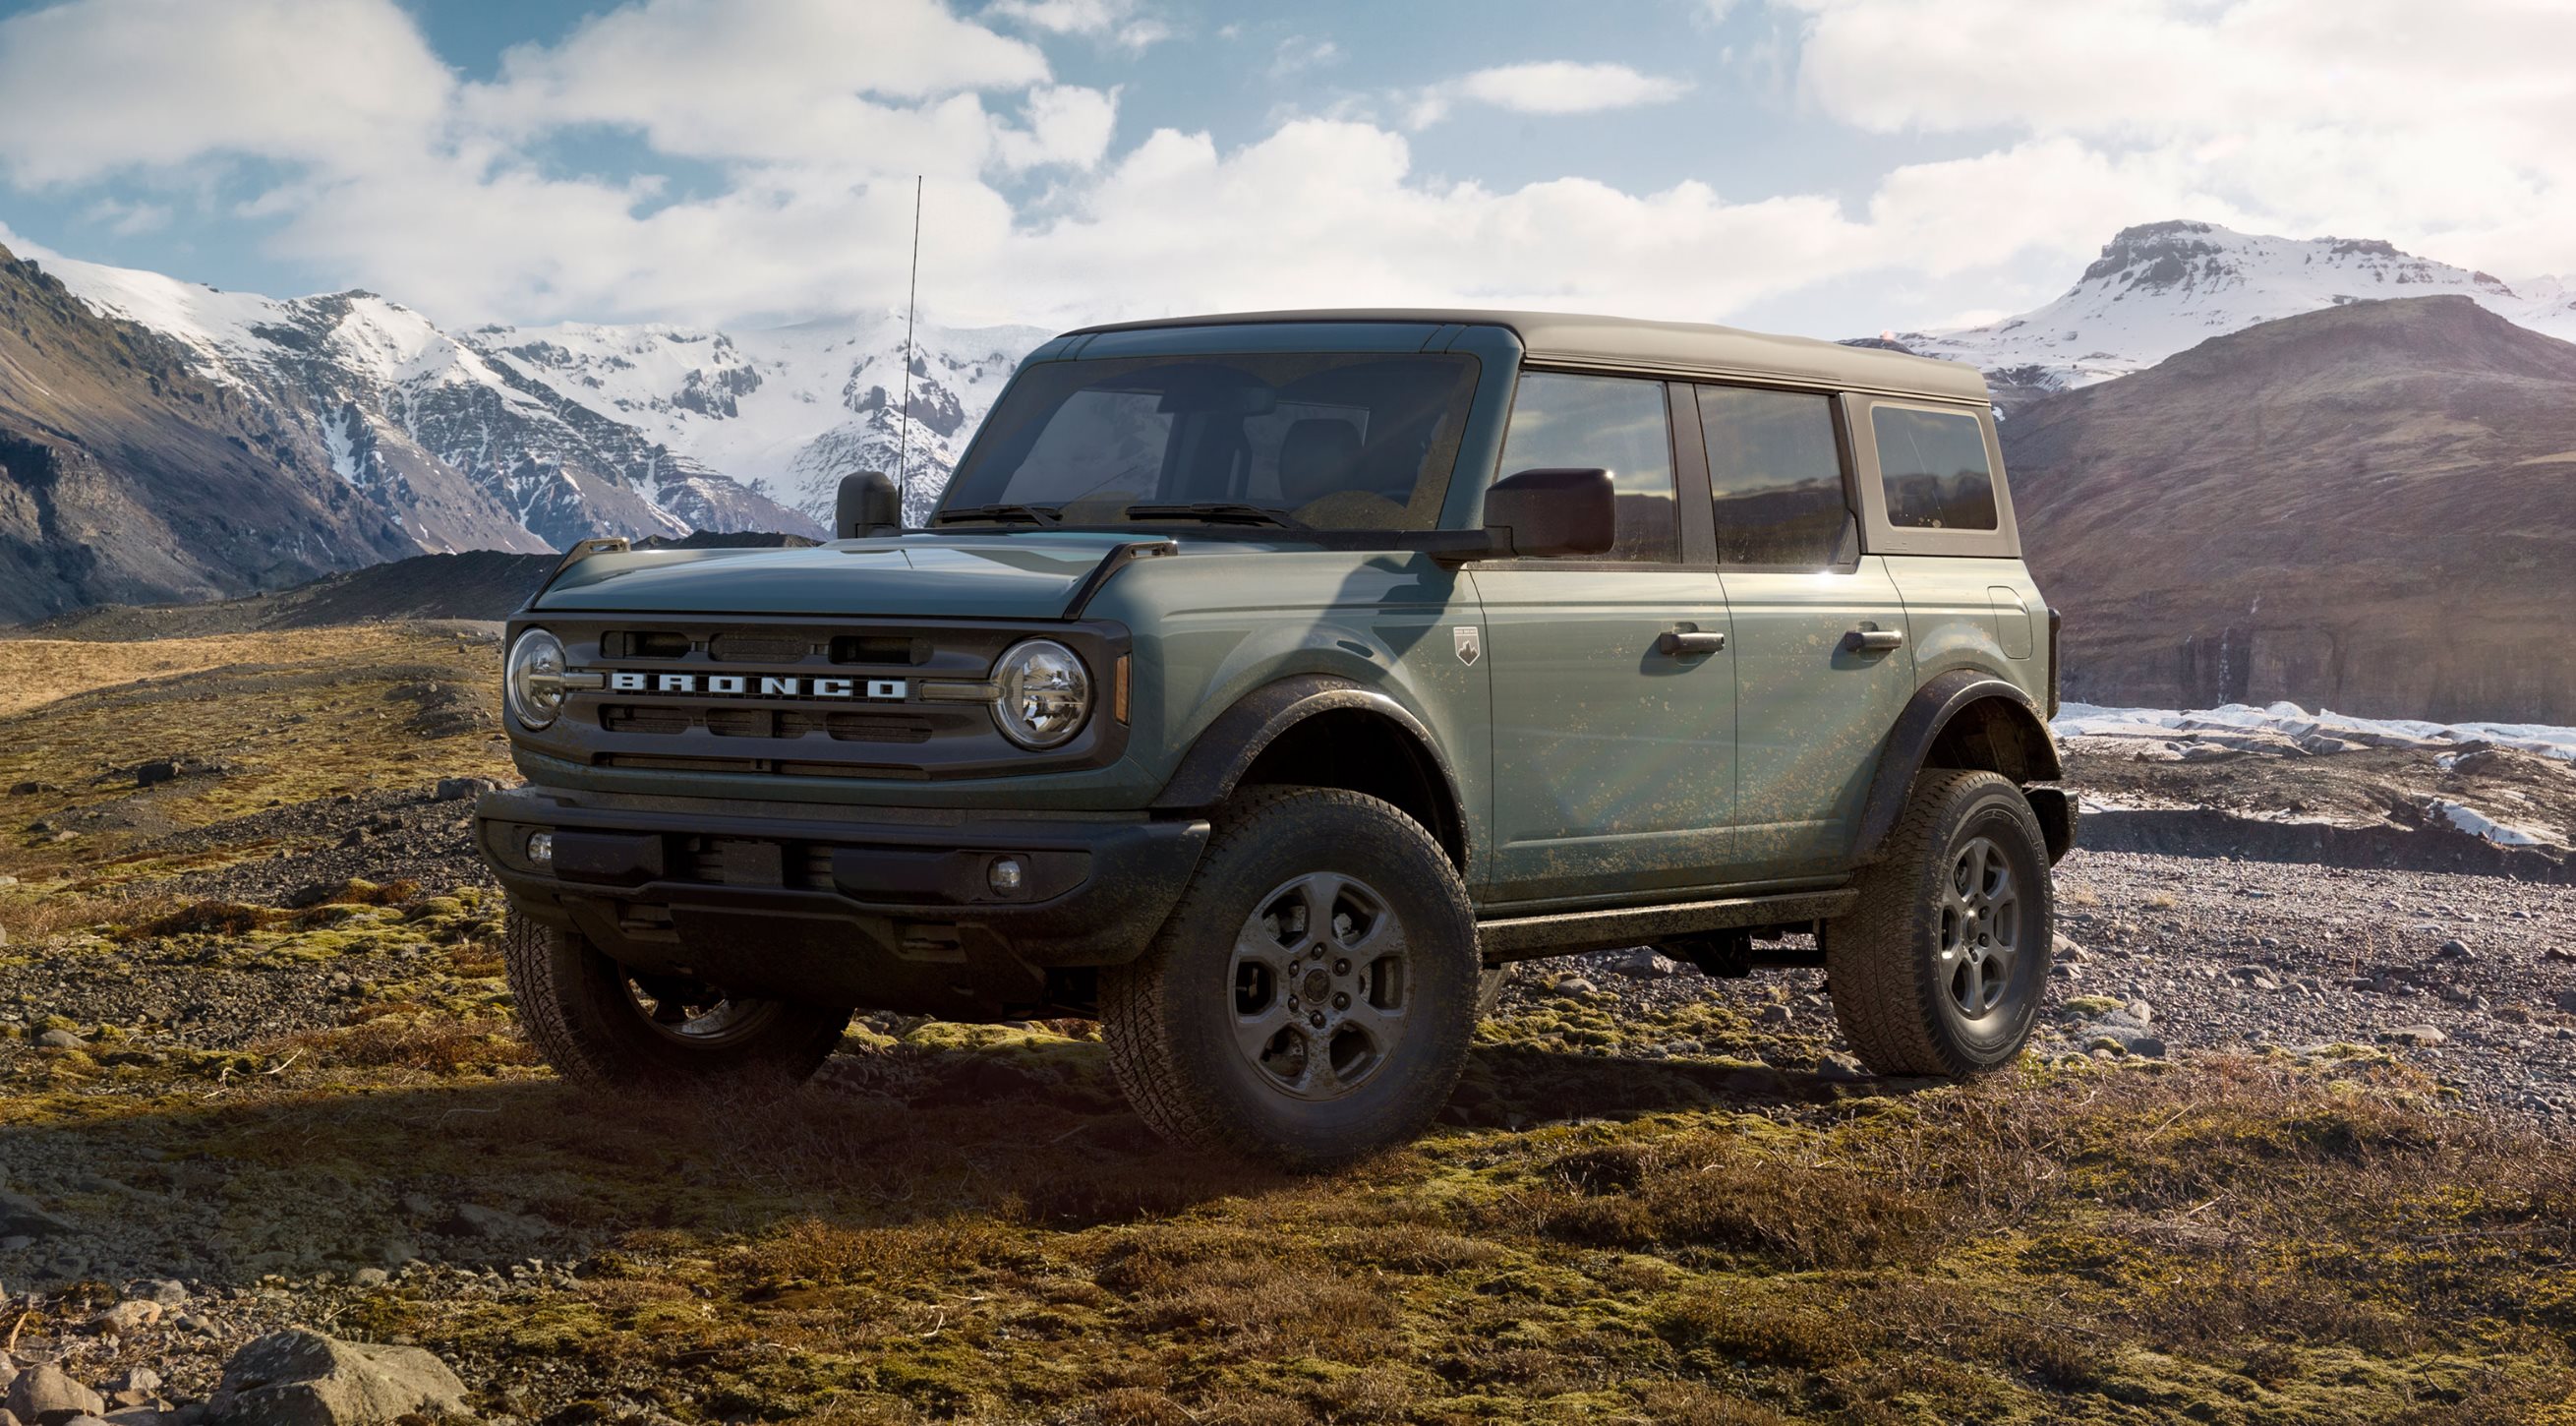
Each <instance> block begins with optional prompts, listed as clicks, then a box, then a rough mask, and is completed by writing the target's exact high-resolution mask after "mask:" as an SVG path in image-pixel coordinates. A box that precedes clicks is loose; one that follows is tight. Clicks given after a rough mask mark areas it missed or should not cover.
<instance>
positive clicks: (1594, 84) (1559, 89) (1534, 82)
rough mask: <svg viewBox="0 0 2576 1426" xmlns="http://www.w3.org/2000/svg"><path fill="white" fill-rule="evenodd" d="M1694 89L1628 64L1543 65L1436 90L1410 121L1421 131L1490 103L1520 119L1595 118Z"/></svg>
mask: <svg viewBox="0 0 2576 1426" xmlns="http://www.w3.org/2000/svg"><path fill="white" fill-rule="evenodd" d="M1689 90H1690V85H1689V83H1688V82H1687V81H1684V80H1679V79H1673V78H1669V77H1666V76H1663V75H1655V74H1645V73H1641V72H1640V71H1638V70H1634V69H1631V68H1629V67H1628V66H1626V65H1624V64H1578V63H1575V62H1574V61H1571V60H1543V61H1540V62H1537V63H1533V64H1507V65H1500V66H1497V67H1495V68H1492V69H1480V70H1477V71H1476V72H1475V73H1473V74H1469V75H1466V76H1464V77H1463V78H1459V79H1453V80H1450V81H1448V82H1446V83H1442V84H1435V85H1432V86H1431V87H1430V88H1428V89H1425V90H1422V91H1421V92H1420V93H1419V94H1418V95H1416V96H1415V98H1414V101H1413V104H1412V106H1411V108H1410V110H1409V118H1410V123H1411V125H1412V127H1414V128H1417V129H1418V128H1422V127H1424V126H1426V125H1430V124H1436V123H1438V122H1439V121H1440V120H1442V119H1444V118H1446V117H1448V115H1449V111H1450V110H1451V109H1452V108H1453V107H1455V105H1456V104H1457V103H1458V101H1460V100H1470V101H1473V102H1475V103H1479V104H1490V105H1492V106H1494V107H1495V108H1497V109H1507V110H1510V111H1511V112H1513V113H1516V114H1592V113H1598V112H1600V111H1602V110H1605V109H1633V108H1636V107H1638V106H1639V105H1643V104H1662V103H1665V102H1668V101H1670V100H1673V99H1678V98H1680V97H1681V96H1682V95H1683V94H1685V93H1688V92H1689Z"/></svg>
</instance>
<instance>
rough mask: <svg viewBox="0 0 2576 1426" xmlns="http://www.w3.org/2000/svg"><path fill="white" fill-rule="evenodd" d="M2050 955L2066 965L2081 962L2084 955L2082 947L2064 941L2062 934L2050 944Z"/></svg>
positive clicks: (2066, 940)
mask: <svg viewBox="0 0 2576 1426" xmlns="http://www.w3.org/2000/svg"><path fill="white" fill-rule="evenodd" d="M2051 953H2052V954H2053V955H2055V956H2056V958H2057V959H2059V960H2061V961H2064V962H2065V963H2067V964H2068V965H2073V964H2075V963H2076V962H2078V961H2081V960H2083V959H2084V954H2085V952H2084V948H2083V947H2082V946H2079V945H2077V944H2075V943H2074V942H2073V941H2070V940H2068V939H2066V937H2065V936H2064V935H2063V934H2061V935H2059V936H2058V938H2057V940H2056V941H2055V942H2054V943H2053V944H2052V946H2051Z"/></svg>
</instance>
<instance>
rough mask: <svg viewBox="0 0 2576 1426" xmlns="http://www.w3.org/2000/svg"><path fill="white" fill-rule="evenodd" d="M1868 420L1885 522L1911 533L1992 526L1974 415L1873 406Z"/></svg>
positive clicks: (1986, 470) (1987, 470)
mask: <svg viewBox="0 0 2576 1426" xmlns="http://www.w3.org/2000/svg"><path fill="white" fill-rule="evenodd" d="M1869 421H1870V429H1871V431H1872V432H1873V433H1874V434H1876V435H1877V437H1878V473H1879V479H1880V480H1881V481H1882V482H1883V483H1884V485H1885V486H1886V489H1887V523H1889V524H1890V525H1894V526H1896V527H1897V528H1899V529H1914V530H1991V529H1994V528H1995V525H1996V522H1995V473H1994V470H1993V468H1992V467H1991V466H1989V465H1987V464H1986V437H1985V432H1984V430H1983V429H1982V428H1981V427H1980V426H1979V424H1978V422H1977V418H1976V417H1974V416H1971V415H1969V414H1968V413H1967V412H1965V411H1909V410H1906V409H1904V408H1903V407H1898V406H1874V407H1871V408H1870V413H1869Z"/></svg>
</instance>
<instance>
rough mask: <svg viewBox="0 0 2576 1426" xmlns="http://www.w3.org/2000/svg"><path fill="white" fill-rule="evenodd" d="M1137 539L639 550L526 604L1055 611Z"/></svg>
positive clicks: (961, 613)
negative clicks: (1103, 563) (1122, 547)
mask: <svg viewBox="0 0 2576 1426" xmlns="http://www.w3.org/2000/svg"><path fill="white" fill-rule="evenodd" d="M1138 538H1139V537H1138V536H1136V535H1125V534H1114V533H1105V532H1104V533H1091V532H1079V533H1077V532H1067V533H1064V534H1052V533H1032V534H1025V535H1020V534H1013V535H986V536H973V535H962V536H950V535H936V536H934V535H907V536H903V537H900V538H888V539H875V540H842V541H839V542H836V543H833V544H828V545H816V546H813V547H812V548H809V549H705V550H677V549H674V550H637V551H633V552H631V553H625V554H602V555H593V556H591V557H590V558H588V559H585V560H583V561H581V562H580V563H578V564H575V565H574V566H572V567H571V568H570V569H567V570H565V571H564V572H563V573H562V575H561V576H560V577H558V578H557V579H556V580H555V581H554V583H553V584H551V585H550V586H548V587H547V589H546V591H545V593H544V594H542V595H541V596H539V597H538V598H537V599H536V600H535V601H534V602H533V603H532V604H531V605H530V608H532V609H536V610H555V611H584V610H598V611H607V612H614V613H626V612H634V613H690V614H827V615H828V614H848V615H863V616H894V617H901V616H904V615H918V616H921V617H924V618H950V619H1060V618H1063V617H1064V616H1065V614H1066V606H1067V605H1068V604H1069V603H1070V602H1071V600H1072V598H1073V596H1074V593H1075V591H1076V590H1077V589H1078V588H1080V587H1081V585H1082V582H1083V580H1084V579H1085V577H1087V576H1088V575H1090V573H1091V572H1092V571H1093V570H1094V569H1096V568H1098V567H1099V565H1100V561H1101V560H1102V558H1103V557H1105V556H1106V555H1107V554H1108V553H1109V552H1110V551H1111V550H1112V549H1115V548H1116V547H1117V546H1119V545H1123V544H1130V543H1133V542H1135V541H1136V540H1137V539H1138Z"/></svg>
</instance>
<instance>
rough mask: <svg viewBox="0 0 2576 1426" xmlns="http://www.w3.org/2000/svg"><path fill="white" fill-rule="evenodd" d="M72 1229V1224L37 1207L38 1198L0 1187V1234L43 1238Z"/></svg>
mask: <svg viewBox="0 0 2576 1426" xmlns="http://www.w3.org/2000/svg"><path fill="white" fill-rule="evenodd" d="M71 1230H72V1225H70V1224H69V1223H66V1222H64V1221H63V1220H61V1219H60V1218H57V1217H55V1216H54V1215H52V1214H50V1213H48V1212H46V1211H45V1210H44V1209H42V1208H39V1207H37V1206H36V1200H34V1199H32V1198H29V1197H27V1196H26V1195H25V1194H23V1193H11V1192H9V1191H8V1190H6V1189H0V1234H7V1235H9V1236H11V1237H22V1236H23V1237H32V1238H41V1237H44V1236H45V1235H47V1234H49V1233H68V1232H70V1231H71ZM20 1246H22V1247H23V1246H25V1245H24V1244H21V1245H20Z"/></svg>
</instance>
